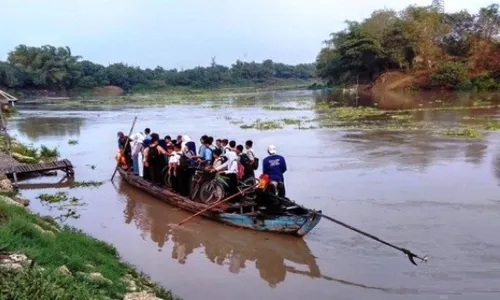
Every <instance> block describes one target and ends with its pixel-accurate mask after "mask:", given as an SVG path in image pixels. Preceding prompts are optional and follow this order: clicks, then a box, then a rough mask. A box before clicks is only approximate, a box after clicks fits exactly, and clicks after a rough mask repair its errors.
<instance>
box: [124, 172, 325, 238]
mask: <svg viewBox="0 0 500 300" xmlns="http://www.w3.org/2000/svg"><path fill="white" fill-rule="evenodd" d="M118 173H119V174H120V176H121V178H122V179H123V180H124V181H125V182H127V183H128V184H130V185H132V186H134V187H136V188H138V189H140V190H142V191H144V192H146V193H148V194H150V195H152V196H154V197H156V198H158V199H159V200H162V201H163V202H165V203H168V204H170V205H172V206H176V207H179V208H182V209H184V210H186V211H189V212H193V213H197V212H199V211H202V210H204V209H206V208H208V206H209V205H207V204H204V203H202V202H197V201H193V200H191V199H189V198H186V197H183V196H181V195H179V194H177V193H175V192H174V191H172V190H171V189H169V188H163V187H158V186H156V185H154V184H152V183H150V182H149V181H147V180H144V179H143V178H142V177H140V176H135V175H133V174H132V173H129V172H127V171H125V170H123V169H122V168H118ZM280 206H281V209H280V210H279V211H278V212H276V210H274V211H273V212H269V211H268V210H267V209H260V208H258V207H257V205H256V203H253V202H252V203H248V202H246V203H239V204H234V205H229V204H225V203H223V204H221V205H220V206H217V207H216V208H213V209H211V210H209V211H207V212H205V213H202V214H201V215H202V216H204V217H206V218H209V219H212V220H214V221H218V222H221V223H223V224H227V225H231V226H236V227H241V228H247V229H252V230H257V231H269V232H276V233H284V234H291V235H296V236H304V235H306V234H307V233H308V232H310V231H311V230H312V229H313V228H314V227H316V225H318V223H319V221H320V220H321V215H319V214H318V213H321V211H318V213H316V212H315V211H314V210H310V209H305V208H303V207H301V206H298V205H297V204H295V203H294V202H293V201H291V200H289V199H287V198H280Z"/></svg>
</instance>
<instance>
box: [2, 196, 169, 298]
mask: <svg viewBox="0 0 500 300" xmlns="http://www.w3.org/2000/svg"><path fill="white" fill-rule="evenodd" d="M3 200H4V201H0V248H1V249H0V258H6V257H8V254H9V253H16V254H23V255H25V256H26V257H27V260H26V261H24V262H22V261H21V262H19V263H18V265H24V267H23V268H15V267H13V265H14V264H12V265H11V266H10V267H6V266H5V265H0V299H47V300H49V299H50V300H52V299H82V300H83V299H123V298H124V297H125V296H126V295H127V299H134V298H133V296H134V294H127V293H131V292H139V291H146V292H147V293H149V294H150V297H152V295H155V296H156V297H159V298H161V299H166V300H168V299H177V298H176V297H175V296H174V295H172V293H171V292H169V291H166V290H164V289H162V288H161V287H159V286H158V285H156V284H154V283H152V282H151V281H150V280H149V279H147V278H146V277H145V276H144V275H140V274H138V273H137V272H136V271H135V270H134V269H133V268H132V267H131V266H128V265H126V264H125V263H123V262H121V261H120V258H119V256H118V253H117V251H116V249H115V248H114V247H112V246H111V245H108V244H106V243H104V242H102V241H99V240H96V239H94V238H92V237H90V236H88V235H86V234H84V233H82V232H80V231H78V230H76V229H73V228H69V227H60V226H59V225H58V224H57V223H55V222H53V221H51V220H50V219H47V218H41V217H39V216H37V215H35V214H32V213H30V212H29V211H27V210H26V209H25V208H23V207H18V206H16V205H12V204H8V203H6V202H5V198H4V199H3ZM7 201H8V200H7ZM131 297H132V298H131ZM151 299H154V298H151Z"/></svg>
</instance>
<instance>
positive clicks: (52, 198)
mask: <svg viewBox="0 0 500 300" xmlns="http://www.w3.org/2000/svg"><path fill="white" fill-rule="evenodd" d="M37 199H40V200H41V201H45V202H48V203H59V202H65V201H68V200H69V198H68V193H66V192H57V193H55V194H40V195H38V197H37Z"/></svg>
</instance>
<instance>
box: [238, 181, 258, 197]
mask: <svg viewBox="0 0 500 300" xmlns="http://www.w3.org/2000/svg"><path fill="white" fill-rule="evenodd" d="M240 184H241V185H240V187H239V189H240V190H244V189H247V188H249V187H251V186H254V185H255V178H253V177H250V178H247V179H245V180H243V181H242V182H241V183H240ZM243 197H244V199H245V200H248V201H254V200H255V199H257V194H256V193H255V189H253V190H250V191H247V192H245V194H243Z"/></svg>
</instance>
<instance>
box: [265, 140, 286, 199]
mask: <svg viewBox="0 0 500 300" xmlns="http://www.w3.org/2000/svg"><path fill="white" fill-rule="evenodd" d="M267 153H269V156H268V157H266V158H264V161H263V162H262V174H266V175H267V176H269V179H270V181H271V182H276V183H277V190H278V196H279V197H285V178H284V177H283V174H284V173H285V172H286V161H285V158H284V157H283V156H281V155H279V154H276V146H274V145H269V147H268V148H267Z"/></svg>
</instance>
